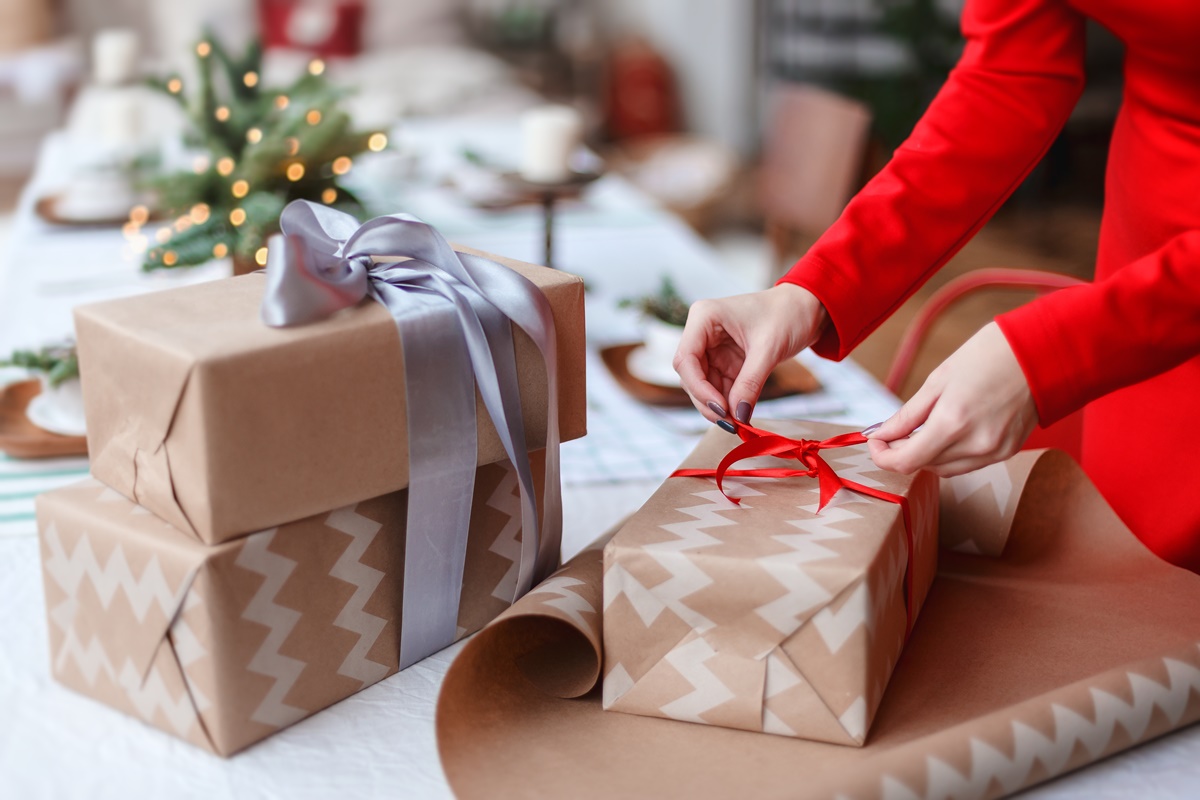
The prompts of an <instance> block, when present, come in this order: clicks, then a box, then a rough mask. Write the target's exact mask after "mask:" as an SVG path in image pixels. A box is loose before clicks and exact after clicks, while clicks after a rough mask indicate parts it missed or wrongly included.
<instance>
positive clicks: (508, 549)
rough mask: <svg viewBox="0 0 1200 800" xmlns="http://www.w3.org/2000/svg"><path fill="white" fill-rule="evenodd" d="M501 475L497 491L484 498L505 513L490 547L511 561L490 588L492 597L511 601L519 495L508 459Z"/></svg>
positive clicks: (518, 548)
mask: <svg viewBox="0 0 1200 800" xmlns="http://www.w3.org/2000/svg"><path fill="white" fill-rule="evenodd" d="M503 466H504V470H505V471H504V477H503V478H501V479H500V483H499V485H497V486H496V491H494V492H492V496H491V497H489V498H488V499H487V506H488V508H494V509H495V510H497V511H499V512H500V513H501V514H505V515H507V517H508V521H506V522H505V523H504V527H503V528H501V529H500V532H499V533H497V534H496V539H495V541H493V542H492V544H491V547H489V548H488V550H489V551H491V552H493V553H495V554H496V555H498V556H500V557H501V558H506V559H508V560H509V561H510V562H511V563H510V564H509V566H508V570H507V571H506V572H505V573H504V577H502V578H501V579H500V582H499V583H497V584H496V588H495V589H493V590H492V597H494V598H496V599H497V600H502V601H504V602H505V603H512V602H514V601H515V600H516V599H517V598H516V594H517V572H518V570H519V569H520V566H521V541H520V536H521V497H520V495H518V494H517V493H516V491H517V469H516V467H514V466H513V465H512V464H511V463H508V462H505V463H504V464H503Z"/></svg>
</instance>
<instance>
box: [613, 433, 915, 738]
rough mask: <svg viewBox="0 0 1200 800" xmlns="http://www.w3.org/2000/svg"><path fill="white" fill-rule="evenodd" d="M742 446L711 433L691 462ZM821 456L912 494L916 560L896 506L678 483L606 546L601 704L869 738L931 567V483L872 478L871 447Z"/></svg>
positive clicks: (688, 465)
mask: <svg viewBox="0 0 1200 800" xmlns="http://www.w3.org/2000/svg"><path fill="white" fill-rule="evenodd" d="M770 427H771V430H772V431H775V432H778V433H780V434H783V435H785V436H787V437H790V438H797V439H800V438H803V439H810V440H811V439H816V440H820V439H826V438H828V437H832V436H835V435H837V434H841V433H845V432H847V429H846V428H842V427H838V426H834V425H828V424H822V423H816V422H812V423H795V422H790V423H783V422H780V423H775V424H773V425H771V426H770ZM735 444H737V439H735V438H733V437H732V436H730V435H729V434H727V433H724V432H723V431H720V430H717V429H714V430H712V431H710V432H709V434H708V435H707V436H706V437H705V438H704V439H703V440H702V441H701V443H700V445H699V446H698V447H697V448H696V450H695V451H694V452H693V453H692V454H691V456H689V457H688V459H687V461H685V462H684V464H683V468H684V469H711V468H715V467H716V466H717V464H718V462H720V461H721V459H722V458H723V457H724V456H725V455H726V453H727V452H729V451H730V450H731V449H732V448H733V446H734V445H735ZM821 456H822V457H823V458H824V461H825V463H827V464H828V465H829V466H830V467H832V468H833V470H834V471H835V472H836V473H837V474H838V476H839V477H841V478H843V479H848V480H852V481H854V482H856V483H858V484H861V485H863V486H866V487H870V488H872V489H879V490H882V491H885V492H888V493H891V494H893V495H899V496H901V497H904V498H906V499H907V504H908V507H909V510H910V514H911V520H912V528H913V529H912V531H911V534H912V538H913V542H914V547H913V552H912V554H911V559H910V558H909V552H908V546H907V541H906V539H907V536H906V531H905V522H904V515H903V513H902V510H901V506H900V505H899V504H897V503H894V502H888V501H886V500H882V499H878V498H874V497H868V496H865V495H863V494H861V493H858V492H854V491H851V490H850V489H842V490H841V491H839V492H838V493H837V494H836V495H835V496H834V498H833V500H832V502H830V503H829V504H828V505H827V506H825V508H824V509H821V510H818V506H819V500H820V491H819V487H818V481H817V480H816V479H815V478H811V477H804V476H795V477H786V478H769V479H766V478H753V477H738V478H728V477H727V478H725V481H724V486H725V491H726V492H727V493H728V494H729V495H730V496H736V497H738V498H739V499H740V505H736V504H734V503H733V502H731V501H730V500H729V499H727V498H726V496H724V495H723V494H722V493H721V491H720V490H719V489H718V487H717V486H716V485H715V483H714V481H713V480H712V479H711V478H706V477H672V478H670V479H668V480H667V482H666V483H665V484H663V486H662V487H661V488H659V490H658V491H657V492H656V493H655V494H654V496H653V497H651V498H650V500H648V501H647V502H646V504H645V505H644V506H642V508H641V510H640V511H638V512H637V514H635V515H634V516H633V517H632V518H631V519H630V520H629V521H628V522H627V523H626V524H625V526H624V527H623V528H621V530H620V531H618V532H617V534H616V535H615V536H614V537H613V539H612V541H611V542H610V543H609V544H608V545H607V547H606V548H605V552H604V658H605V677H604V698H603V699H604V708H606V709H609V710H614V711H624V712H629V713H634V714H641V715H645V716H654V717H665V718H668V719H677V720H686V721H690V722H698V723H704V724H708V725H719V726H723V727H728V728H738V729H742V730H749V731H765V732H767V733H776V734H781V735H786V736H795V737H799V738H804V739H814V740H820V741H827V742H834V743H837V744H847V745H859V746H861V745H862V744H863V742H864V740H865V738H866V734H867V730H868V729H869V728H870V725H871V721H872V720H873V718H874V716H875V711H876V709H877V708H878V706H879V701H880V699H881V698H882V696H883V692H884V689H885V688H886V686H887V682H888V679H889V678H890V677H891V674H892V669H893V668H894V666H895V664H896V661H897V659H898V658H899V656H900V653H901V651H902V649H903V647H904V642H905V636H906V629H907V625H908V618H909V614H910V613H911V617H912V618H913V619H915V618H916V615H917V613H918V612H919V611H920V606H921V604H922V603H923V602H924V599H925V595H926V592H927V591H928V589H929V585H930V583H931V582H932V580H933V575H934V572H935V571H936V567H937V536H938V482H937V478H936V477H935V476H934V475H933V474H932V473H928V472H921V473H918V474H916V475H914V476H903V475H896V474H893V473H887V472H883V471H880V470H878V469H876V467H875V465H874V463H873V462H872V461H871V459H870V455H869V453H868V452H867V448H866V446H865V445H857V446H852V447H841V448H839V449H833V450H825V451H823V452H822V453H821ZM739 466H741V465H739ZM750 466H752V467H753V466H762V467H768V468H771V467H780V466H795V462H794V461H792V462H782V461H780V460H779V459H773V458H769V459H758V460H757V463H750ZM906 569H909V570H911V572H912V575H911V577H912V594H911V598H909V599H906V595H905V572H906ZM906 602H911V603H912V605H913V607H912V608H911V609H908V608H906Z"/></svg>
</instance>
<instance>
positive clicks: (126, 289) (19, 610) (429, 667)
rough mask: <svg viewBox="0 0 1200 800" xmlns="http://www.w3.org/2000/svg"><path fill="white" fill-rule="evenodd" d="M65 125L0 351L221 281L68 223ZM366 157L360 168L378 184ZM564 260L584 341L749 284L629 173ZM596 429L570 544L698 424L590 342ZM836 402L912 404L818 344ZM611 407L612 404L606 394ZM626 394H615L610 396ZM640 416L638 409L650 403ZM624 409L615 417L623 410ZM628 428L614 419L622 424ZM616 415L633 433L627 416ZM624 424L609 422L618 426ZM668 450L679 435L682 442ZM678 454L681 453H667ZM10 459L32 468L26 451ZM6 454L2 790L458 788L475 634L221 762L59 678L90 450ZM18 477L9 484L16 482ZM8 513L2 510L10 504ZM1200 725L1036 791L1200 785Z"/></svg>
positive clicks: (577, 227) (4, 284)
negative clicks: (454, 692)
mask: <svg viewBox="0 0 1200 800" xmlns="http://www.w3.org/2000/svg"><path fill="white" fill-rule="evenodd" d="M399 134H400V135H401V136H402V137H404V138H406V139H408V140H409V142H410V143H412V144H414V146H417V147H420V148H424V150H425V152H426V158H427V161H428V162H430V163H432V164H435V165H436V164H438V163H440V162H447V161H452V160H453V157H454V153H455V151H456V149H457V148H460V147H461V146H462V145H463V144H464V143H469V144H472V145H473V146H476V145H477V146H479V147H480V148H485V149H486V150H488V152H492V151H495V152H497V153H499V154H500V156H501V157H504V156H506V154H507V155H511V154H514V153H515V152H516V149H515V132H514V129H513V126H512V125H511V124H504V123H501V124H484V123H473V124H472V123H464V122H462V121H456V122H455V123H436V122H434V123H426V124H424V125H408V126H405V128H404V129H403V130H401V131H400V132H399ZM62 146H63V145H62V141H61V139H57V138H54V137H52V138H50V139H49V140H48V141H47V142H46V145H45V147H44V149H43V152H42V156H41V159H40V160H39V165H38V171H37V174H36V175H35V177H34V179H33V181H32V182H31V184H30V187H29V188H28V189H27V191H26V192H25V195H24V197H23V198H22V200H21V204H20V208H19V210H18V214H17V219H16V221H15V225H14V231H13V238H12V241H11V242H10V244H9V247H8V249H7V253H6V257H5V260H4V262H3V263H2V264H0V352H3V351H4V350H6V349H10V348H11V347H12V346H14V345H18V344H25V345H30V344H37V343H39V342H40V341H42V340H44V339H47V338H54V337H56V336H61V335H63V334H65V333H67V332H69V330H70V308H71V306H72V305H74V304H76V303H79V302H83V301H87V300H94V299H100V298H103V297H111V296H117V295H120V294H128V293H131V292H140V291H149V290H153V289H156V288H160V287H163V286H167V285H177V284H179V283H185V282H190V281H198V280H207V279H211V278H212V277H214V276H215V275H218V274H220V273H221V271H222V267H221V266H220V265H217V266H214V267H206V268H201V269H199V270H197V271H194V272H192V273H187V274H179V275H159V276H148V277H147V276H141V275H139V274H137V272H136V265H135V263H134V260H133V255H132V253H128V252H123V251H122V248H123V242H122V239H121V235H120V233H119V232H117V231H90V232H84V233H68V232H62V231H56V230H52V229H50V228H48V227H47V226H44V225H42V224H41V223H40V222H38V221H37V220H36V219H35V218H34V217H33V215H32V203H33V200H34V199H35V198H36V197H37V196H38V195H39V194H40V193H41V192H43V191H46V190H47V189H48V187H51V186H53V184H54V183H55V181H57V180H59V179H61V174H60V173H58V172H56V165H57V164H59V163H61V147H62ZM366 166H367V165H363V173H364V176H363V178H362V179H361V180H363V181H364V182H365V183H367V184H369V183H370V181H369V176H368V175H367V174H366V173H367V172H368V170H367V169H366ZM367 194H369V195H370V196H369V198H368V200H369V202H371V203H372V204H374V205H375V206H376V207H385V208H403V209H405V210H409V211H411V212H413V213H416V214H417V215H418V216H421V217H422V218H424V219H426V220H427V221H429V222H431V223H433V224H435V225H438V226H439V227H440V228H441V229H442V230H443V231H445V232H446V233H447V235H448V236H450V237H451V238H452V239H453V240H455V241H458V242H462V243H464V244H469V245H472V246H476V247H480V248H484V249H487V250H491V251H493V252H497V253H501V254H503V255H507V256H511V257H514V258H520V259H526V260H531V261H536V260H537V256H538V250H539V248H540V246H541V244H540V236H539V228H538V226H539V225H540V216H539V212H538V210H537V209H530V208H526V209H518V210H514V211H511V212H507V213H504V214H500V215H494V214H485V213H483V212H477V211H474V210H472V209H469V208H466V207H463V206H461V205H457V206H456V204H455V202H454V199H453V197H452V196H450V195H449V194H448V193H447V192H446V191H445V190H444V189H441V188H439V187H438V186H436V185H435V184H433V183H429V184H419V185H392V186H378V185H377V186H374V187H368V192H367ZM559 224H560V228H559V231H560V234H559V236H560V238H559V242H560V244H561V249H560V253H561V255H562V262H561V263H562V266H563V267H564V268H565V269H568V270H570V271H573V272H577V273H579V274H581V275H583V276H584V278H585V279H586V280H587V282H588V286H589V289H590V291H589V295H588V300H587V306H588V338H589V342H590V344H591V345H592V348H593V350H594V348H595V347H597V346H600V345H603V344H605V343H610V342H615V341H622V340H628V339H629V338H630V337H631V336H636V331H635V330H634V329H633V327H632V326H633V324H634V322H633V319H632V316H631V315H629V314H624V313H620V312H617V311H615V310H614V309H613V305H614V303H613V301H614V299H616V298H617V297H620V296H631V295H636V294H640V293H643V292H646V291H650V290H652V289H653V288H654V287H655V285H656V283H657V280H658V276H659V275H660V274H662V273H663V272H666V273H668V274H670V275H672V276H673V277H674V278H675V280H676V283H677V285H678V286H679V287H680V288H681V290H683V291H684V292H685V293H687V294H688V295H689V296H690V297H691V298H692V299H698V298H701V297H707V296H719V295H724V294H731V293H735V292H738V291H745V290H748V289H749V288H751V287H748V286H745V285H743V284H740V283H739V282H738V281H737V280H736V279H733V278H731V277H730V276H729V274H728V272H727V271H726V270H725V269H724V268H723V266H722V265H721V264H720V263H719V261H718V260H717V258H716V257H715V255H714V253H713V252H712V251H711V250H710V249H709V248H708V247H707V246H706V245H705V244H704V242H703V241H702V240H700V239H699V238H698V237H696V236H695V235H694V234H693V233H692V232H691V231H690V229H688V228H687V227H686V226H684V225H683V224H682V223H681V222H679V221H678V220H677V219H675V218H673V217H671V216H670V215H669V214H667V213H666V212H664V211H662V210H660V209H658V208H656V207H655V206H654V205H653V204H652V203H650V202H649V201H648V200H647V199H646V198H645V197H643V196H641V195H639V194H638V193H637V192H636V191H635V190H634V189H633V188H632V187H630V186H629V185H628V184H626V183H624V182H623V181H620V180H618V179H615V178H606V179H605V180H603V181H600V182H599V183H598V184H597V185H596V186H595V187H594V188H593V189H592V190H591V191H590V192H589V194H588V197H587V203H586V204H584V205H580V206H571V207H567V208H565V209H564V210H563V212H562V216H561V218H560V221H559ZM590 359H591V360H590V361H589V365H588V366H589V371H590V374H589V377H590V378H591V379H592V381H591V383H592V387H591V390H590V391H589V402H590V404H591V406H592V413H591V416H590V426H591V430H592V432H591V434H590V435H589V437H588V439H585V440H582V441H580V442H573V443H568V444H567V445H565V446H564V454H563V460H564V476H563V477H564V514H565V520H564V521H565V526H564V527H565V532H564V544H563V550H564V556H565V557H568V558H569V557H570V556H571V555H573V554H574V553H576V552H578V551H579V550H580V549H581V548H582V547H583V546H585V545H586V544H587V543H588V542H590V541H591V540H592V539H594V538H595V537H596V536H598V535H599V534H600V533H602V532H603V531H605V530H606V529H608V528H609V527H610V526H611V525H613V524H614V523H616V522H618V521H619V520H620V519H621V518H623V517H624V516H625V515H627V514H628V513H630V512H631V511H633V510H635V509H636V508H637V507H638V506H639V505H640V504H641V503H642V502H643V501H644V500H645V499H646V498H647V497H648V496H649V495H650V494H651V493H652V492H653V490H654V488H655V487H656V486H657V485H658V483H659V482H660V481H661V479H662V478H663V477H664V476H665V474H666V471H667V470H669V469H670V466H671V465H673V464H674V463H675V462H676V461H677V457H676V452H677V451H678V452H682V451H685V450H686V449H688V448H689V447H690V445H691V443H692V442H694V440H695V438H696V437H697V435H698V431H697V430H695V429H688V428H687V427H686V426H683V427H675V428H672V429H671V430H669V431H667V432H666V433H665V434H664V433H663V432H662V427H663V426H662V424H661V422H662V420H660V419H658V418H656V417H653V416H652V415H648V414H649V412H647V411H646V410H645V409H642V408H641V407H638V406H637V405H636V404H629V403H626V404H621V395H620V394H619V392H616V393H614V392H613V391H611V387H608V389H606V388H605V387H604V386H603V380H604V378H605V376H604V374H603V372H602V368H599V367H598V366H597V364H596V362H595V358H594V353H593V354H592V355H591V356H590ZM806 362H807V363H808V364H809V365H810V367H811V368H812V369H814V371H816V373H817V375H818V377H819V378H820V379H821V380H822V381H823V382H824V383H825V385H826V387H827V389H828V394H829V395H830V396H831V397H833V398H834V399H836V400H837V401H838V406H837V408H836V410H835V411H833V413H831V414H828V415H827V417H828V418H833V419H840V420H842V421H846V422H850V423H854V424H859V425H866V424H868V423H871V422H876V421H879V420H881V419H883V418H884V417H886V416H887V415H888V414H890V413H891V411H892V410H894V409H895V407H896V401H895V399H894V398H892V397H891V396H890V395H889V394H888V393H887V392H886V391H885V390H884V389H883V388H882V387H881V386H879V384H878V383H876V382H875V381H873V380H872V379H871V378H870V377H869V376H868V375H866V374H865V373H864V372H863V371H862V370H861V369H859V368H858V367H857V366H855V365H854V364H853V363H851V362H844V363H842V364H833V363H831V362H824V361H820V360H818V359H815V358H811V357H806ZM605 404H607V406H608V407H607V409H605V408H603V407H599V406H603V405H605ZM613 404H616V405H617V406H618V407H616V408H614V407H613ZM639 415H640V416H639ZM614 420H616V422H614ZM614 424H619V425H620V426H622V427H621V428H620V429H619V430H618V431H614V430H613V428H612V426H613V425H614ZM631 430H632V431H633V433H636V434H638V435H644V436H651V435H656V432H657V435H659V436H660V437H661V438H660V439H659V440H657V441H656V442H655V446H654V447H653V448H651V449H653V450H654V451H655V453H656V454H657V458H658V459H659V460H657V461H656V460H654V459H650V460H649V461H648V462H646V463H642V464H640V465H638V464H626V465H625V466H624V467H621V470H622V472H621V474H623V475H624V476H625V477H626V479H624V480H616V479H614V478H613V476H612V475H604V474H595V473H594V472H590V471H588V470H586V469H585V468H584V466H582V465H586V464H588V463H589V462H591V461H592V460H593V459H594V457H595V454H596V453H597V452H604V451H608V452H611V451H612V449H613V448H612V446H607V447H606V444H605V443H606V440H607V441H616V442H618V443H619V442H621V441H626V442H627V441H629V440H630V439H631ZM617 432H619V433H620V436H621V438H617V437H616V436H615V433H617ZM609 434H613V435H612V436H609ZM671 448H674V450H672V449H671ZM663 464H666V465H667V466H663ZM7 467H8V470H9V472H10V473H11V472H12V471H13V470H16V469H18V467H17V466H16V465H13V464H12V463H11V462H9V463H8V465H7ZM5 468H6V464H5V462H0V515H3V514H4V513H6V512H5V510H4V509H5V508H6V507H5V505H4V504H5V503H8V504H9V506H10V507H9V510H8V512H7V513H8V514H9V515H10V516H21V515H26V516H25V517H24V518H22V519H16V520H15V521H10V524H9V526H8V527H7V528H4V527H0V587H2V588H3V590H4V602H3V603H0V641H2V642H3V646H2V647H0V708H3V709H4V713H3V714H0V797H14V798H15V797H20V798H38V797H64V796H65V797H89V798H106V797H113V798H121V800H124V798H126V797H129V796H150V797H197V798H199V797H205V798H216V797H238V798H260V797H261V798H274V797H314V798H316V797H329V796H336V795H340V794H344V795H347V796H355V797H370V796H397V795H399V796H403V797H408V798H444V797H449V796H450V792H449V788H448V787H447V785H446V783H445V780H444V778H443V776H442V772H441V767H440V765H439V762H438V757H437V751H436V745H435V740H434V725H433V715H434V709H435V704H436V699H437V691H438V687H439V685H440V682H441V679H442V677H443V675H444V674H445V671H446V668H447V667H448V665H449V664H450V662H451V661H452V660H453V658H454V656H455V655H456V654H457V652H458V651H459V649H460V648H461V644H460V645H456V646H453V647H450V648H447V649H446V650H444V651H442V652H441V653H438V654H436V655H434V656H432V657H430V658H429V659H426V660H425V661H423V662H421V663H419V664H416V665H415V666H413V667H411V668H409V669H408V670H406V671H404V672H402V673H400V674H398V675H395V676H393V677H391V678H389V679H387V680H385V681H383V682H382V683H379V684H376V685H375V686H372V687H370V688H368V689H366V690H364V691H362V692H360V693H359V694H357V695H355V696H354V697H352V698H350V699H348V700H346V701H344V702H342V703H339V704H338V705H336V706H334V707H332V708H330V709H327V710H325V711H322V712H320V713H319V714H316V715H315V716H313V717H311V718H309V719H307V720H304V721H302V722H300V723H299V724H297V725H295V726H293V727H291V728H288V729H287V730H285V731H282V732H281V733H279V734H277V735H275V736H273V737H271V738H269V739H267V740H266V741H264V742H262V743H260V744H258V745H255V746H254V747H252V748H250V749H249V750H248V751H246V752H245V753H242V754H240V755H238V756H236V757H235V758H233V759H231V760H228V761H226V760H222V759H219V758H217V757H214V756H210V755H208V754H206V753H204V752H201V751H199V750H197V749H195V748H193V747H191V746H189V745H187V744H184V743H182V742H178V741H176V740H175V739H173V738H171V737H169V736H167V735H165V734H162V733H159V732H158V731H156V730H153V729H150V728H148V727H146V726H144V725H142V724H140V723H138V722H136V721H134V720H131V719H128V718H126V717H124V716H122V715H120V714H118V713H117V712H115V711H112V710H110V709H108V708H107V707H104V706H101V705H99V704H98V703H95V702H93V701H91V700H87V699H83V698H80V697H78V696H76V695H74V694H73V693H71V692H69V691H67V690H66V689H63V688H61V687H59V686H58V685H56V684H55V683H54V682H53V681H52V680H51V678H50V675H49V671H48V666H47V658H46V631H45V616H44V615H45V611H44V608H43V604H42V596H41V578H40V574H41V573H40V568H39V563H38V552H37V549H38V547H37V541H36V538H35V536H34V531H33V525H32V521H31V520H30V519H29V518H28V516H27V514H28V512H27V511H20V510H18V511H13V510H12V507H16V506H19V507H20V508H22V509H24V508H27V507H28V503H29V499H28V498H27V497H11V498H10V497H7V496H6V494H5V492H8V494H10V495H14V496H16V495H25V494H29V493H30V492H31V491H32V490H31V488H30V487H32V486H35V485H39V482H41V483H45V482H53V481H54V480H69V479H72V478H74V477H75V474H78V473H79V471H80V470H81V468H82V465H81V464H80V463H78V462H66V463H64V464H58V465H50V466H47V467H32V468H31V467H20V469H24V470H29V469H33V470H35V471H42V472H50V473H57V474H56V475H50V476H45V477H42V478H37V477H35V478H33V479H31V478H29V477H28V476H24V477H19V478H17V479H13V478H10V479H9V480H8V482H7V483H6V481H5V477H4V476H5V474H6V473H5ZM17 480H20V481H23V482H22V483H20V484H19V486H20V487H22V489H21V490H19V491H16V490H12V489H9V488H6V486H8V487H11V486H17V485H18V483H16V481H17ZM0 518H2V517H0ZM1197 752H1200V730H1189V731H1184V732H1182V733H1178V734H1175V735H1173V736H1171V737H1168V738H1166V739H1164V740H1161V741H1159V742H1157V743H1155V744H1153V745H1150V746H1148V747H1143V748H1140V749H1138V750H1136V751H1134V752H1131V753H1128V754H1125V755H1122V756H1119V757H1117V758H1113V759H1110V760H1109V761H1107V762H1106V763H1103V764H1101V765H1098V766H1096V767H1093V768H1091V769H1089V770H1086V771H1085V772H1083V773H1079V774H1077V775H1074V776H1070V777H1068V778H1066V779H1062V780H1060V781H1057V782H1055V783H1053V784H1050V785H1048V786H1045V787H1042V788H1040V789H1037V790H1034V791H1033V792H1031V793H1030V794H1031V796H1036V797H1044V798H1068V797H1070V798H1075V797H1088V798H1117V797H1127V796H1131V795H1138V796H1147V795H1148V794H1150V793H1153V794H1155V795H1156V796H1160V797H1180V798H1182V797H1187V796H1191V795H1192V791H1191V787H1193V786H1195V785H1196V781H1197V779H1200V764H1197V759H1196V757H1195V754H1196V753H1197Z"/></svg>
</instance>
